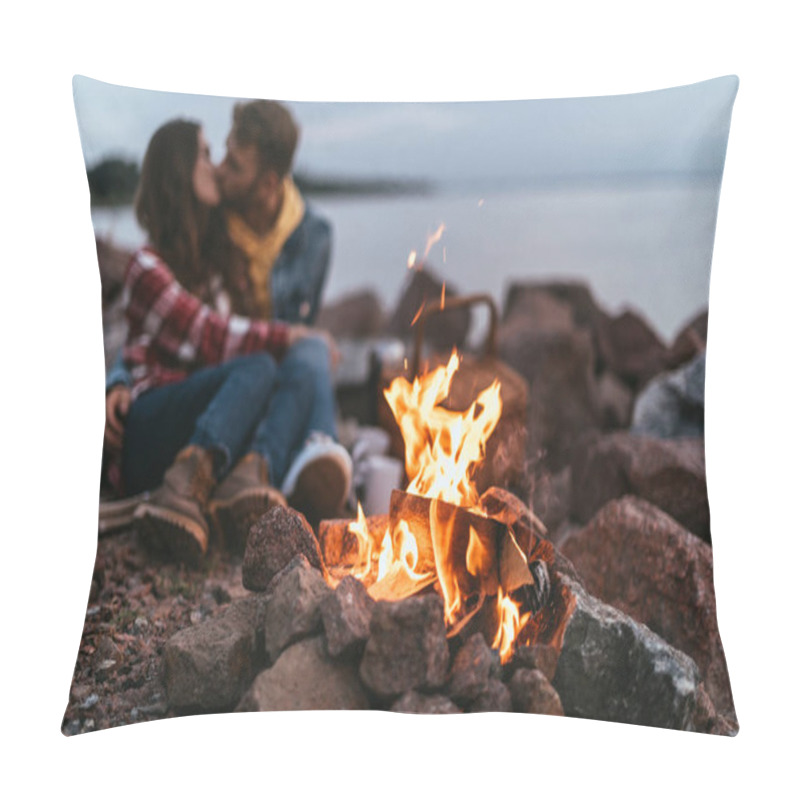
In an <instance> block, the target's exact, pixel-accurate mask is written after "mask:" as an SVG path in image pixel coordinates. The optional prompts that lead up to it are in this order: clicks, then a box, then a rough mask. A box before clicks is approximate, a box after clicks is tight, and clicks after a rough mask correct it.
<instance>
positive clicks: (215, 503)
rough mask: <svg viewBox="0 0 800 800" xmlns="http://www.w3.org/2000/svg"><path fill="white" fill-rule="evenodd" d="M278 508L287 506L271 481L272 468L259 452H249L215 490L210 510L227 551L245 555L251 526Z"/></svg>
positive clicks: (209, 506)
mask: <svg viewBox="0 0 800 800" xmlns="http://www.w3.org/2000/svg"><path fill="white" fill-rule="evenodd" d="M275 505H281V506H285V505H286V500H285V499H284V497H283V495H282V494H281V493H280V492H279V491H278V490H277V489H276V488H275V487H274V486H271V485H270V482H269V468H268V467H267V462H266V461H265V460H264V458H263V456H261V455H260V454H259V453H255V452H251V453H248V454H247V455H246V456H244V458H242V460H241V461H239V463H238V464H237V465H236V466H235V467H234V468H233V469H232V470H231V471H230V473H229V474H228V476H227V477H226V478H225V480H223V481H222V482H221V483H220V485H219V486H218V487H217V488H216V490H215V491H214V493H213V495H212V496H211V501H210V502H209V504H208V511H209V514H210V516H211V517H212V519H213V520H214V522H215V524H216V526H217V529H218V530H219V531H220V533H221V534H222V535H223V536H224V538H225V541H226V543H227V545H228V548H229V549H230V550H232V551H233V552H235V553H243V552H244V548H245V545H246V544H247V534H248V532H249V531H250V526H251V525H252V524H253V523H254V522H256V521H257V520H258V519H259V518H260V517H261V516H262V515H263V514H265V513H266V512H267V511H269V509H270V508H272V507H273V506H275Z"/></svg>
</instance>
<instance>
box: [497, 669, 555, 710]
mask: <svg viewBox="0 0 800 800" xmlns="http://www.w3.org/2000/svg"><path fill="white" fill-rule="evenodd" d="M508 688H509V691H510V692H511V704H512V706H513V708H514V711H516V712H518V713H521V714H550V715H552V716H554V717H563V716H564V709H563V708H562V707H561V700H560V699H559V697H558V692H556V690H555V689H554V688H553V687H552V686H551V685H550V681H548V680H547V678H545V676H544V675H543V674H542V673H541V672H540V671H539V670H538V669H518V670H517V671H516V672H515V673H514V677H513V678H511V683H510V684H509V687H508Z"/></svg>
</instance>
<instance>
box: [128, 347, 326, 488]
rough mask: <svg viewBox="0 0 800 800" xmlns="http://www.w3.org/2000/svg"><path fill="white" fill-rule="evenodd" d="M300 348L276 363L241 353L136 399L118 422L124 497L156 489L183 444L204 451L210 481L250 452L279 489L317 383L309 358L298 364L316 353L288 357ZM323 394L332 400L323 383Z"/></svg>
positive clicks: (306, 425) (309, 411) (301, 437)
mask: <svg viewBox="0 0 800 800" xmlns="http://www.w3.org/2000/svg"><path fill="white" fill-rule="evenodd" d="M300 344H302V342H298V343H297V345H295V346H294V347H292V348H291V350H290V352H289V353H288V354H287V356H286V357H285V358H284V359H283V361H282V362H281V364H280V366H279V365H278V364H276V362H275V360H274V359H273V358H272V356H270V355H268V354H267V353H257V354H253V355H249V356H242V357H240V358H235V359H231V360H230V361H228V362H225V363H224V364H220V365H218V366H213V367H207V368H205V369H200V370H197V371H196V372H194V373H192V374H191V375H189V376H188V377H187V378H185V379H184V380H182V381H180V382H179V383H174V384H168V385H166V386H160V387H157V388H155V389H150V390H149V391H147V392H145V393H144V394H142V395H140V396H139V397H137V398H136V400H135V401H134V402H133V404H132V405H131V408H130V411H129V412H128V417H127V419H126V422H125V437H124V443H123V448H122V479H123V483H124V485H125V490H126V493H129V494H136V493H138V492H141V491H144V490H146V489H153V488H155V487H156V486H158V485H159V484H160V483H161V481H162V479H163V477H164V472H166V470H167V469H168V468H169V466H170V465H171V464H172V462H173V461H174V460H175V456H176V455H177V454H178V453H179V452H180V450H182V449H183V448H184V447H186V446H187V445H190V444H194V445H198V446H200V447H203V448H204V449H207V450H209V451H211V452H212V454H213V455H214V468H215V473H216V476H217V478H218V479H221V478H222V477H223V476H224V475H225V474H226V473H227V472H228V471H229V470H230V468H231V467H232V466H233V465H234V464H235V463H236V462H237V461H238V460H239V459H240V458H241V457H242V456H243V455H244V454H245V453H247V452H250V451H255V452H258V453H260V454H261V455H262V456H264V458H265V459H266V461H267V463H268V464H269V471H270V480H271V482H272V483H273V484H275V485H277V486H280V482H281V481H282V479H283V476H284V474H285V473H286V470H287V469H288V467H289V463H290V461H289V460H290V458H291V456H292V454H293V453H294V452H295V451H296V450H297V449H298V447H299V446H300V444H301V443H302V441H303V440H304V439H305V436H306V435H307V432H308V430H309V423H310V422H311V420H312V406H313V405H314V404H315V402H314V401H315V392H316V391H317V390H318V388H320V386H321V383H320V380H319V377H318V376H317V375H315V374H314V366H315V364H314V360H315V359H313V358H311V359H310V361H309V362H308V363H307V361H306V356H307V355H313V354H314V353H315V352H316V351H315V349H314V348H310V349H309V350H308V351H306V349H305V348H303V349H300V350H298V352H295V350H296V348H297V347H298V345H300ZM323 347H324V345H323ZM316 366H318V365H316ZM326 372H327V371H326ZM327 375H328V380H329V377H330V376H329V372H327ZM327 393H328V394H330V395H331V397H332V395H333V390H332V387H331V384H330V382H329V383H328V386H327ZM326 414H327V412H326V410H325V404H324V403H323V408H322V410H321V411H320V412H319V413H315V414H314V415H313V416H314V417H317V418H320V417H321V418H320V422H321V423H324V417H325V416H326ZM334 421H335V407H334Z"/></svg>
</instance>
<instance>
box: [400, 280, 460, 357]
mask: <svg viewBox="0 0 800 800" xmlns="http://www.w3.org/2000/svg"><path fill="white" fill-rule="evenodd" d="M442 283H443V280H442V279H441V278H440V277H439V276H438V275H436V273H434V272H433V271H432V270H430V269H428V268H427V267H424V268H422V269H414V270H412V271H411V275H410V279H409V280H408V282H407V283H406V286H405V288H404V289H403V294H402V296H401V298H400V301H399V302H398V304H397V308H396V309H395V312H394V314H393V315H392V318H391V320H390V322H389V326H388V333H389V334H390V335H391V336H397V337H398V338H400V339H404V340H407V339H410V338H412V337H413V336H414V334H415V330H414V328H413V327H412V325H411V323H412V321H413V320H414V317H415V316H416V315H417V312H418V311H419V309H420V306H422V304H423V303H425V304H428V305H437V304H438V303H439V302H440V300H441V296H442ZM457 294H458V292H456V291H455V289H454V287H453V286H452V285H451V283H450V282H449V281H448V282H447V283H446V285H445V304H446V303H447V298H448V297H449V298H453V297H455V296H456V295H457ZM470 320H471V315H470V310H469V309H468V308H458V309H452V310H450V311H444V312H442V313H441V314H437V315H436V316H434V317H432V318H431V319H430V320H428V321H427V322H426V323H425V341H426V342H428V343H429V344H430V345H431V346H432V347H433V348H434V350H446V351H449V350H451V349H452V348H453V347H458V348H459V349H462V348H463V346H464V342H465V341H466V338H467V333H468V332H469V325H470ZM409 360H410V359H409Z"/></svg>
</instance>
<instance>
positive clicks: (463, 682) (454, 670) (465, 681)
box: [447, 633, 496, 704]
mask: <svg viewBox="0 0 800 800" xmlns="http://www.w3.org/2000/svg"><path fill="white" fill-rule="evenodd" d="M495 659H496V654H493V653H492V651H491V649H490V648H489V645H488V644H486V639H484V638H483V634H482V633H475V634H473V635H472V636H471V637H470V638H469V639H467V641H466V642H465V643H464V645H463V647H462V648H461V649H460V650H459V651H458V654H457V655H456V657H455V659H453V666H452V667H451V669H450V677H449V680H448V684H447V693H448V694H449V695H450V697H452V698H453V700H455V701H456V702H457V703H461V704H468V703H470V702H472V701H473V700H476V699H477V697H478V695H480V694H481V693H483V692H485V691H486V690H487V689H488V686H489V677H490V674H491V672H492V668H493V666H494V664H495Z"/></svg>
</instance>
